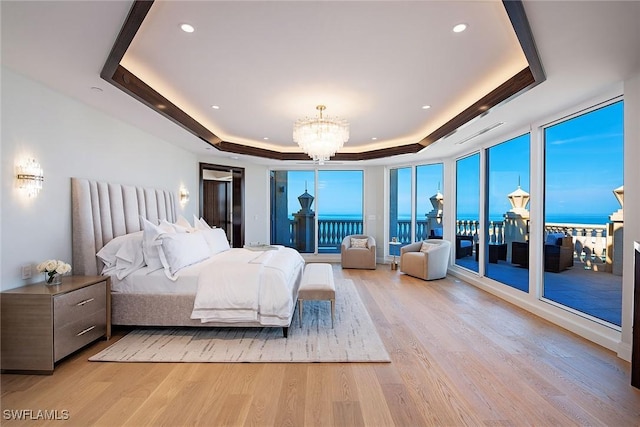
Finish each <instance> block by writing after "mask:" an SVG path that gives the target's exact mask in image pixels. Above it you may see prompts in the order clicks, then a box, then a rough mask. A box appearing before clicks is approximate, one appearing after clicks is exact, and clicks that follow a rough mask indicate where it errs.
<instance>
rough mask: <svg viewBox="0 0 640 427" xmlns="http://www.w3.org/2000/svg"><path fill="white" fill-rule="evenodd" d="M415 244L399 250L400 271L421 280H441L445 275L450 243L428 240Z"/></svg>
mask: <svg viewBox="0 0 640 427" xmlns="http://www.w3.org/2000/svg"><path fill="white" fill-rule="evenodd" d="M424 242H425V243H427V245H425V250H424V251H421V249H422V243H423V242H421V241H420V242H415V243H412V244H410V245H406V246H403V247H402V248H401V249H400V271H401V272H403V273H406V274H408V275H410V276H414V277H418V278H420V279H423V280H435V279H442V278H443V277H445V276H446V275H447V268H448V267H449V253H450V252H451V242H449V241H448V240H440V239H428V240H425V241H424Z"/></svg>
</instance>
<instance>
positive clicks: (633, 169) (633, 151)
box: [618, 73, 640, 360]
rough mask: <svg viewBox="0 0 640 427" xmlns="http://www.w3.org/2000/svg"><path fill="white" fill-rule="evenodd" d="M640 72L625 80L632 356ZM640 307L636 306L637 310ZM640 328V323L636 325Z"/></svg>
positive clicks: (625, 282) (627, 325)
mask: <svg viewBox="0 0 640 427" xmlns="http://www.w3.org/2000/svg"><path fill="white" fill-rule="evenodd" d="M639 117H640V73H639V74H636V75H635V76H633V77H631V78H629V79H627V80H625V82H624V250H623V255H622V257H623V258H622V259H623V263H624V264H623V269H622V342H621V344H620V348H619V349H618V354H619V355H620V357H622V358H623V359H625V360H630V359H631V345H632V339H633V336H632V329H633V328H632V327H633V275H634V269H633V258H634V250H633V242H634V241H638V242H640V168H639V167H638V164H639V163H640V120H638V118H639ZM638 309H640V307H636V310H638ZM636 327H640V325H636Z"/></svg>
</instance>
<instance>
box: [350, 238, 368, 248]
mask: <svg viewBox="0 0 640 427" xmlns="http://www.w3.org/2000/svg"><path fill="white" fill-rule="evenodd" d="M351 247H352V248H363V249H367V248H368V247H369V239H357V238H355V237H352V238H351Z"/></svg>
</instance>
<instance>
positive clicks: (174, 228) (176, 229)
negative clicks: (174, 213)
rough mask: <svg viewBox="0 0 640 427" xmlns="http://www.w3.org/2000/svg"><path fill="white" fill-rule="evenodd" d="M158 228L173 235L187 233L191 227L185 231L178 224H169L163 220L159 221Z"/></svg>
mask: <svg viewBox="0 0 640 427" xmlns="http://www.w3.org/2000/svg"><path fill="white" fill-rule="evenodd" d="M160 228H162V229H164V230H170V231H169V232H175V233H188V232H189V231H190V230H191V227H189V229H187V228H185V227H183V226H181V225H178V224H171V223H170V222H169V221H167V220H166V219H163V220H162V221H160Z"/></svg>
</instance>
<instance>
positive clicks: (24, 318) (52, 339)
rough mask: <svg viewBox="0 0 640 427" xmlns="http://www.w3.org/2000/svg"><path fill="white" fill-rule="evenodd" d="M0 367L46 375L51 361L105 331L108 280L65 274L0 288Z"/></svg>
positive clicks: (108, 317)
mask: <svg viewBox="0 0 640 427" xmlns="http://www.w3.org/2000/svg"><path fill="white" fill-rule="evenodd" d="M0 310H1V311H2V318H1V321H2V324H1V333H2V335H1V336H0V339H1V345H2V347H1V348H2V356H1V365H0V368H1V369H2V371H29V373H46V374H52V373H53V369H54V364H55V363H56V362H57V361H59V360H60V359H62V358H63V357H65V356H68V355H69V354H71V353H73V352H74V351H76V350H78V349H80V348H82V347H84V346H85V345H87V344H89V343H91V342H93V341H95V340H96V339H98V338H100V337H106V338H107V339H109V337H110V336H111V279H110V278H109V277H107V276H65V277H63V278H62V284H61V285H57V286H48V285H46V284H45V283H44V282H42V283H36V284H33V285H27V286H22V287H20V288H15V289H9V290H7V291H4V292H2V293H0Z"/></svg>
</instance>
